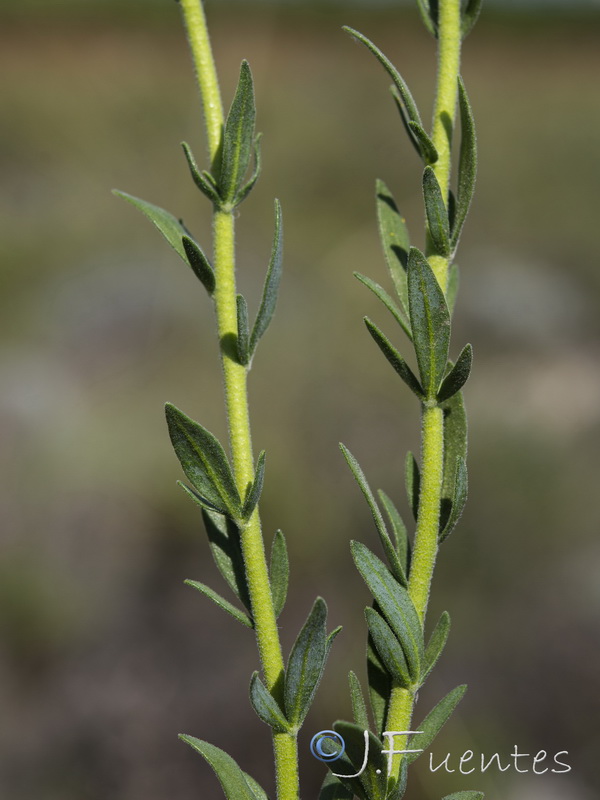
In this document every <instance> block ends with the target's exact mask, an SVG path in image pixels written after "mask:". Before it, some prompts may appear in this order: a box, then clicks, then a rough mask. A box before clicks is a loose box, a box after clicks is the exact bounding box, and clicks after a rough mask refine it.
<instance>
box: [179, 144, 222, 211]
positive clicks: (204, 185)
mask: <svg viewBox="0 0 600 800" xmlns="http://www.w3.org/2000/svg"><path fill="white" fill-rule="evenodd" d="M181 146H182V147H183V152H184V154H185V158H186V161H187V163H188V167H189V170H190V175H191V176H192V180H193V181H194V183H195V184H196V186H197V187H198V189H200V191H201V192H202V194H203V195H205V196H206V197H208V199H209V200H211V201H212V202H213V203H216V204H217V205H219V204H220V202H221V198H220V197H219V192H218V189H217V185H216V183H215V180H214V178H213V177H212V175H210V174H209V173H208V172H201V171H200V170H199V169H198V165H197V164H196V159H195V158H194V154H193V153H192V150H191V148H190V146H189V144H188V143H187V142H182V143H181Z"/></svg>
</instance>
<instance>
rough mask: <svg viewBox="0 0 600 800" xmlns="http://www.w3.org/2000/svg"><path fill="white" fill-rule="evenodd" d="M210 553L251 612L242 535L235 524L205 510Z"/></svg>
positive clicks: (204, 518) (203, 516) (232, 588)
mask: <svg viewBox="0 0 600 800" xmlns="http://www.w3.org/2000/svg"><path fill="white" fill-rule="evenodd" d="M202 518H203V520H204V525H205V527H206V534H207V536H208V541H209V546H210V551H211V553H212V557H213V559H214V561H215V564H216V565H217V568H218V570H219V572H220V573H221V575H222V576H223V577H224V578H225V580H226V582H227V584H228V585H229V587H230V588H231V590H232V591H233V592H234V594H235V595H236V597H238V598H239V599H240V600H241V601H242V603H243V604H244V606H245V607H246V608H247V609H248V611H250V609H251V604H250V594H249V592H248V583H247V580H246V570H245V567H244V559H243V558H242V550H241V543H240V534H239V530H238V528H237V526H236V525H235V523H234V522H232V521H231V520H229V519H227V518H226V517H224V516H223V515H222V514H217V513H215V512H214V511H209V510H203V511H202Z"/></svg>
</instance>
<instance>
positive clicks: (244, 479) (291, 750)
mask: <svg viewBox="0 0 600 800" xmlns="http://www.w3.org/2000/svg"><path fill="white" fill-rule="evenodd" d="M180 4H181V10H182V13H183V19H184V24H185V27H186V31H187V35H188V39H189V42H190V48H191V51H192V57H193V61H194V67H195V70H196V75H197V79H198V85H199V87H200V95H201V98H202V105H203V109H204V117H205V124H206V133H207V140H208V146H209V152H210V157H211V161H213V162H215V159H216V158H217V156H218V153H219V150H220V147H221V137H222V131H223V124H224V117H223V107H222V103H221V95H220V90H219V84H218V79H217V73H216V69H215V63H214V59H213V55H212V50H211V46H210V40H209V36H208V30H207V25H206V18H205V15H204V10H203V8H202V4H201V2H200V0H180ZM213 251H214V265H213V266H214V272H215V291H214V301H215V311H216V317H217V327H218V332H219V344H220V353H221V363H222V368H223V378H224V385H225V401H226V405H227V424H228V430H229V442H230V447H231V455H232V460H233V473H234V477H235V480H236V484H237V487H238V490H239V493H240V496H241V497H242V498H243V497H244V495H245V493H246V489H247V487H248V485H249V484H250V483H252V481H253V480H254V458H253V453H252V439H251V433H250V419H249V413H248V382H247V378H248V370H247V368H246V367H244V366H242V365H241V364H239V363H238V362H237V360H236V356H235V347H234V344H235V341H236V337H237V333H238V330H237V313H236V280H235V220H234V215H233V213H232V212H228V211H223V210H219V209H218V208H216V207H215V209H214V212H213ZM241 541H242V553H243V557H244V564H245V569H246V576H247V579H248V588H249V593H250V600H251V604H252V617H253V620H254V627H255V632H256V639H257V644H258V649H259V653H260V659H261V664H262V668H263V672H264V677H265V683H266V685H267V688H268V689H269V690H270V691H271V692H272V693H273V695H274V696H275V697H276V698H277V699H278V700H281V690H282V679H283V674H284V663H283V654H282V650H281V643H280V641H279V633H278V629H277V619H276V616H275V611H274V608H273V601H272V597H271V591H270V584H269V576H268V568H267V563H266V557H265V548H264V541H263V536H262V531H261V524H260V517H259V513H258V509H256V510H255V511H254V513H253V514H252V516H251V517H250V519H249V521H248V522H247V523H246V525H245V527H244V529H243V530H242V531H241ZM273 746H274V751H275V768H276V778H277V797H278V800H297V798H298V796H299V789H298V783H299V782H298V752H297V741H296V736H295V735H291V734H287V733H274V734H273Z"/></svg>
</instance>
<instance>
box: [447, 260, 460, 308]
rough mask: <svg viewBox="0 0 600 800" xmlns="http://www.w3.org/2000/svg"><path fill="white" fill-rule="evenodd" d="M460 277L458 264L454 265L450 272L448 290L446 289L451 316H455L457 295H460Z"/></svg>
mask: <svg viewBox="0 0 600 800" xmlns="http://www.w3.org/2000/svg"><path fill="white" fill-rule="evenodd" d="M459 280H460V275H459V270H458V264H452V266H451V267H450V269H449V270H448V288H447V289H446V302H447V303H448V310H449V311H450V315H451V316H452V314H454V306H455V305H456V295H457V294H458V285H459Z"/></svg>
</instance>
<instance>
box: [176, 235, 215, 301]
mask: <svg viewBox="0 0 600 800" xmlns="http://www.w3.org/2000/svg"><path fill="white" fill-rule="evenodd" d="M181 243H182V245H183V249H184V251H185V256H186V260H187V262H188V264H189V265H190V267H191V268H192V270H193V271H194V275H195V276H196V277H197V278H198V280H199V281H200V283H201V284H202V285H203V286H204V288H205V289H206V291H207V292H208V293H209V294H210V295H212V293H213V292H214V290H215V273H214V271H213V268H212V266H211V264H210V261H209V260H208V258H207V257H206V256H205V255H204V253H203V252H202V248H201V247H200V246H199V245H198V243H197V242H195V241H194V240H193V239H192V238H191V237H190V236H187V235H186V236H182V237H181Z"/></svg>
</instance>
